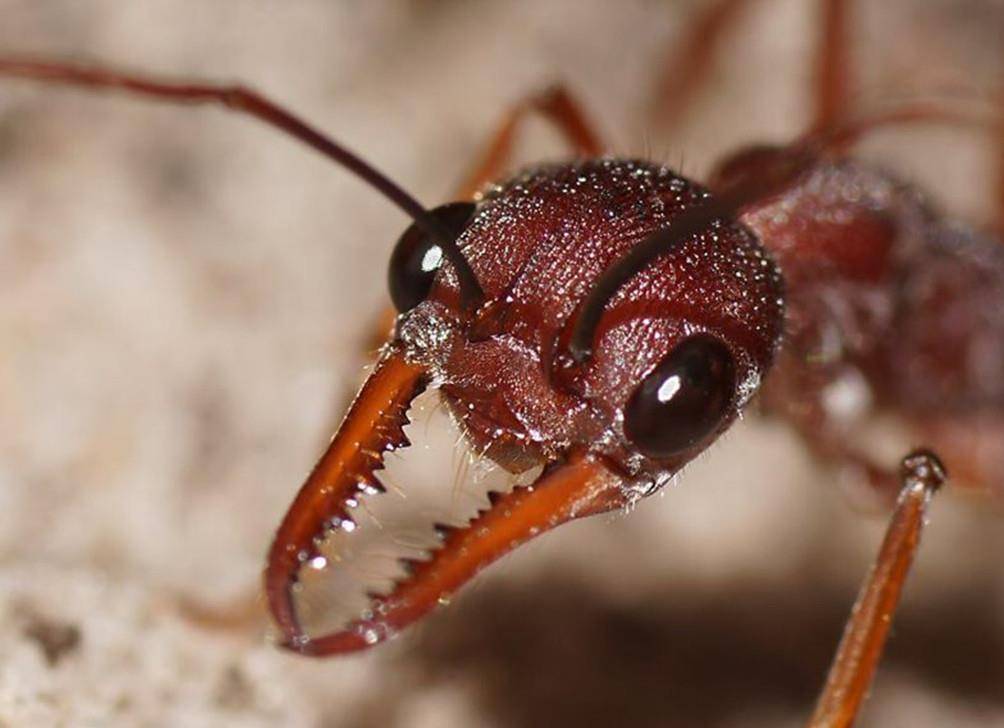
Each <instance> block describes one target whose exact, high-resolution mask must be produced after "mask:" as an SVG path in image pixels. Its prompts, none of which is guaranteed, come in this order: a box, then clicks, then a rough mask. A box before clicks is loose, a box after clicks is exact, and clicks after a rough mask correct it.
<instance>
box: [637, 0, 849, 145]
mask: <svg viewBox="0 0 1004 728" xmlns="http://www.w3.org/2000/svg"><path fill="white" fill-rule="evenodd" d="M750 4H751V3H750V0H720V1H719V2H716V3H714V4H712V5H711V7H710V8H708V9H707V10H706V11H705V12H704V13H703V14H702V15H701V16H699V17H698V18H697V19H696V20H695V21H694V23H693V24H692V25H691V27H690V28H689V30H688V31H687V33H686V35H685V37H684V39H683V41H682V43H681V45H682V49H681V51H680V52H679V53H674V54H673V55H672V56H671V60H670V62H669V63H668V64H667V67H666V70H665V71H664V73H663V76H662V78H661V79H660V81H659V85H658V89H657V92H656V103H655V105H656V115H657V116H658V117H659V118H660V120H661V122H662V123H663V124H664V125H666V126H667V127H672V126H673V125H675V124H676V123H677V122H679V119H680V116H681V115H682V114H683V112H685V111H686V110H687V108H689V107H690V105H691V102H692V101H693V99H694V98H695V97H696V96H697V94H698V92H699V91H700V89H701V86H702V85H703V84H704V83H705V82H706V81H707V79H708V74H709V73H710V71H711V68H712V67H713V61H714V55H715V53H716V52H717V50H718V48H719V47H720V46H721V44H722V38H723V37H724V36H725V34H726V33H727V32H728V31H729V30H730V29H731V28H732V27H733V26H734V25H736V23H737V21H738V19H739V18H740V17H741V16H742V13H743V11H744V10H746V9H747V8H748V6H749V5H750ZM818 9H819V13H820V16H819V22H820V37H819V43H818V46H817V50H816V58H815V71H814V76H813V81H812V89H811V91H812V97H813V101H812V103H813V110H812V113H813V118H812V124H811V126H810V128H811V129H813V130H815V131H825V130H828V129H832V128H833V127H834V126H835V125H836V124H837V123H838V122H839V120H840V119H841V118H844V117H846V115H847V109H848V107H849V104H848V97H849V92H850V86H851V80H850V76H851V74H850V57H849V52H848V47H849V43H848V37H849V27H850V12H849V11H850V6H849V2H848V0H820V2H819V8H818Z"/></svg>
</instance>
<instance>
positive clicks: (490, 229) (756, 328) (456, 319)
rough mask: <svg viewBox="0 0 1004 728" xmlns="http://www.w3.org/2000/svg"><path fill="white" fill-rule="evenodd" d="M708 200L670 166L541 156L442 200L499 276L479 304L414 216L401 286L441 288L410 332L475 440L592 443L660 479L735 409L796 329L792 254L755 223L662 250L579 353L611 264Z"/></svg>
mask: <svg viewBox="0 0 1004 728" xmlns="http://www.w3.org/2000/svg"><path fill="white" fill-rule="evenodd" d="M706 197H707V193H706V192H705V190H704V189H702V188H700V187H698V186H697V185H694V184H693V183H691V182H689V181H687V180H685V179H683V178H682V177H679V176H677V175H676V174H674V173H673V172H672V171H670V170H669V169H668V168H665V167H659V166H655V165H652V164H649V163H641V162H630V161H616V160H599V161H591V162H583V163H576V164H565V165H556V166H549V167H543V168H534V169H532V170H530V171H527V172H526V173H524V174H522V175H519V176H517V177H515V178H514V179H512V180H510V181H509V182H507V183H505V184H503V185H501V186H498V187H494V188H492V189H490V190H488V191H487V193H486V194H485V195H484V197H483V199H482V200H481V201H480V203H479V204H478V206H477V208H476V209H473V208H471V207H468V206H465V205H450V206H445V207H443V208H440V209H439V210H438V211H437V212H436V214H437V216H439V218H440V220H441V221H444V222H445V223H446V224H448V225H452V226H453V230H455V231H456V232H458V233H459V238H458V242H459V244H460V247H461V249H462V250H463V252H464V255H465V257H467V258H468V260H469V261H470V263H471V267H472V269H473V270H474V272H475V274H476V275H477V278H478V281H479V283H480V284H481V286H482V287H483V289H484V291H485V296H486V302H485V303H483V304H482V305H481V306H480V308H479V309H478V310H477V312H476V313H474V314H473V315H470V314H466V313H465V312H464V311H463V310H462V309H461V307H460V305H459V298H458V291H457V285H456V279H455V277H454V276H453V274H452V272H451V271H450V267H449V266H448V265H447V266H444V267H443V268H442V269H441V270H442V272H441V274H439V275H437V276H435V277H434V280H433V279H431V278H429V275H430V270H429V269H430V268H431V267H432V266H431V265H429V263H432V264H435V262H436V261H437V260H438V257H437V255H436V252H435V251H436V249H435V246H434V245H431V246H430V245H425V246H422V245H420V244H418V243H417V242H416V236H415V233H414V230H411V231H409V233H408V234H406V235H405V236H404V237H403V238H402V241H401V243H400V244H399V246H398V250H397V251H396V252H395V258H394V261H393V262H392V267H391V288H392V291H397V293H395V300H396V301H405V302H406V305H407V303H409V302H411V301H413V300H414V299H415V298H418V297H419V296H415V295H411V296H409V295H405V293H408V292H421V291H422V290H423V289H424V290H428V291H429V293H428V297H427V298H426V299H425V300H424V301H421V302H420V303H415V304H414V305H413V307H412V308H411V309H410V310H406V311H405V312H404V314H403V316H402V317H401V319H400V321H399V323H398V330H397V331H398V337H399V339H400V340H401V341H402V342H403V343H404V345H405V349H406V352H407V356H408V357H410V358H411V359H413V360H414V361H416V362H418V363H420V364H421V365H422V366H424V367H426V368H428V369H429V370H430V372H432V381H433V382H434V383H436V384H438V385H439V386H440V388H441V390H442V393H443V395H444V396H445V399H446V401H447V403H448V404H449V406H450V409H451V410H452V412H453V413H454V415H455V416H456V418H457V419H458V421H459V422H460V423H461V424H462V426H463V429H464V431H465V433H466V434H467V436H468V438H469V439H470V440H471V442H472V445H473V446H474V447H475V449H476V450H477V451H481V452H484V453H486V454H487V455H488V456H490V457H491V458H493V459H494V460H496V461H497V462H499V463H500V464H501V465H503V466H504V467H506V468H508V469H510V470H513V471H521V470H525V469H527V468H529V467H532V466H534V465H539V464H543V463H546V462H550V461H554V460H556V459H558V458H560V457H561V456H562V455H563V454H565V453H567V452H568V451H569V450H570V449H572V448H576V447H578V448H582V449H587V450H589V451H591V452H593V453H596V454H599V455H603V456H605V457H606V458H607V459H609V460H610V461H612V462H613V463H615V464H616V465H617V466H619V469H620V470H621V471H622V472H623V473H624V474H625V475H626V476H628V477H627V478H626V479H625V483H626V486H625V487H626V488H628V489H629V490H630V491H631V492H632V493H635V494H638V493H641V494H648V493H650V492H652V491H654V490H655V489H657V488H658V487H659V486H661V485H663V484H664V483H665V482H666V481H667V480H668V479H669V478H670V477H671V476H672V475H673V473H675V472H676V471H677V470H678V469H679V468H680V467H682V466H683V465H684V464H685V463H686V462H688V461H689V460H690V459H692V458H693V457H694V456H695V455H696V454H697V453H699V452H700V451H701V450H703V449H704V448H706V447H707V446H708V445H709V444H710V443H711V442H712V441H713V440H714V439H715V438H716V437H717V436H718V435H719V434H720V433H721V432H722V431H724V430H725V429H726V428H727V427H728V426H729V424H731V422H732V421H733V420H734V419H735V417H736V416H737V415H738V413H739V412H740V411H741V409H742V407H743V406H744V405H745V404H746V403H747V401H748V400H749V399H750V397H751V396H752V395H753V394H754V393H755V392H756V390H757V387H758V385H759V382H760V380H761V378H762V376H763V375H764V373H765V372H766V370H767V368H768V367H769V365H770V362H771V360H772V357H773V353H774V350H775V348H776V347H777V344H778V341H779V338H780V333H781V329H782V300H781V299H782V289H781V280H780V276H779V273H778V270H777V267H776V266H775V264H774V262H773V261H772V260H771V259H770V257H769V256H768V255H767V253H766V252H765V251H764V249H763V248H762V247H761V245H760V244H759V242H758V241H757V240H756V238H755V237H754V236H753V235H752V234H751V233H750V232H749V231H747V230H746V229H745V228H743V227H741V226H738V225H724V224H719V225H716V226H714V227H713V228H712V229H710V230H708V231H707V232H705V233H702V234H700V235H697V236H694V237H693V238H691V239H689V240H686V241H685V242H683V244H681V245H679V246H677V247H676V248H675V249H673V250H671V251H669V252H667V253H666V254H665V255H663V256H661V257H660V258H658V259H656V260H655V261H653V262H652V263H651V264H650V265H649V266H647V267H646V268H645V269H644V270H643V271H642V272H641V273H639V274H638V275H636V276H635V277H634V278H632V279H631V280H630V281H629V282H628V283H627V284H626V285H625V286H624V287H623V288H622V289H621V290H620V291H619V292H618V293H617V295H616V296H614V298H613V299H612V300H611V301H610V303H609V305H608V306H607V309H606V311H605V313H604V315H603V317H602V319H601V321H600V324H599V326H598V328H597V331H596V334H595V338H594V342H595V346H594V349H593V353H592V356H591V357H590V359H589V360H587V361H586V362H584V363H581V364H578V363H574V362H572V361H571V360H570V358H569V357H568V355H567V353H566V348H567V342H568V339H569V334H570V329H571V325H572V323H573V321H574V319H575V316H576V314H577V312H578V309H579V308H580V307H581V305H582V302H583V300H584V299H585V297H586V296H587V295H588V294H589V292H590V290H591V289H592V288H593V285H594V283H595V280H596V278H597V277H598V276H599V275H600V274H601V273H602V272H603V271H604V270H605V269H607V268H608V266H610V265H611V264H612V263H613V262H615V261H616V260H617V259H618V258H619V257H621V256H622V255H623V254H624V253H625V252H627V251H628V250H629V249H631V248H632V247H633V246H635V245H637V244H638V243H639V241H641V240H643V239H645V238H647V237H648V236H650V235H652V234H653V233H655V232H656V231H658V230H660V229H663V228H666V227H667V226H668V225H669V224H670V223H671V221H672V220H673V218H674V217H675V216H677V215H678V214H680V213H681V212H683V211H685V210H687V209H690V208H692V207H694V206H695V205H698V204H700V202H701V201H702V200H704V199H705V198H706ZM468 218H469V220H468ZM422 260H424V261H426V265H425V268H423V266H422V265H421V261H422ZM409 284H411V285H409ZM399 307H400V308H403V306H400V305H399Z"/></svg>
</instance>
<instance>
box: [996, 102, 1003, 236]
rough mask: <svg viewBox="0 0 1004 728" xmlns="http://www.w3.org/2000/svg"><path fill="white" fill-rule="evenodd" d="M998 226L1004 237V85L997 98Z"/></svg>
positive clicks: (1000, 233)
mask: <svg viewBox="0 0 1004 728" xmlns="http://www.w3.org/2000/svg"><path fill="white" fill-rule="evenodd" d="M996 141H997V160H996V162H997V180H996V183H997V200H996V202H997V219H996V220H995V221H994V222H995V223H996V225H997V232H998V234H999V235H1004V83H1001V88H1000V93H999V95H998V97H997V140H996Z"/></svg>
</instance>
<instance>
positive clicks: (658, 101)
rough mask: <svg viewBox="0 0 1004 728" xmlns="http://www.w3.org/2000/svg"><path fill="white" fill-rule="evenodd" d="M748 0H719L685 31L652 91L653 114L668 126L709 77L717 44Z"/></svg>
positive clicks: (672, 124) (676, 119)
mask: <svg viewBox="0 0 1004 728" xmlns="http://www.w3.org/2000/svg"><path fill="white" fill-rule="evenodd" d="M749 4H750V3H749V0H717V1H716V2H715V3H713V4H712V5H711V7H710V8H708V9H707V10H705V11H704V12H703V13H701V14H700V15H699V16H698V17H697V18H696V19H695V21H694V22H693V23H691V25H690V27H689V28H688V29H687V30H686V32H685V33H684V37H683V39H682V40H681V41H680V42H679V43H680V50H679V51H678V52H677V51H674V52H673V53H670V55H669V58H668V59H667V62H666V65H665V68H664V70H663V72H662V75H661V76H660V78H659V81H658V82H657V86H656V90H655V93H654V94H653V98H654V104H653V115H654V116H655V117H656V118H657V119H658V120H659V122H660V123H661V124H662V125H663V126H665V127H666V128H671V127H673V126H675V125H676V124H677V122H679V120H680V117H681V116H682V115H683V112H685V111H686V110H687V109H688V108H690V106H691V102H692V101H693V100H694V98H695V97H696V96H697V93H698V92H699V91H700V89H701V87H702V86H703V85H704V84H705V82H706V81H707V79H708V75H709V74H710V72H711V68H712V64H713V61H714V56H715V53H716V52H717V50H718V46H719V45H721V42H722V38H723V37H724V35H725V33H726V32H727V31H728V30H729V28H730V27H731V26H732V25H733V24H734V23H735V21H736V18H738V17H739V16H740V15H741V14H742V11H743V10H745V9H746V7H747V6H748V5H749Z"/></svg>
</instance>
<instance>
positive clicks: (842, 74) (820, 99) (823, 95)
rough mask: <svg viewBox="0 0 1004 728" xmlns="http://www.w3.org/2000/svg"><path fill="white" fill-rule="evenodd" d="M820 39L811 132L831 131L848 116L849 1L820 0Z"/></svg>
mask: <svg viewBox="0 0 1004 728" xmlns="http://www.w3.org/2000/svg"><path fill="white" fill-rule="evenodd" d="M819 9H820V13H821V18H820V19H821V21H822V28H821V35H820V38H819V48H818V50H817V55H816V69H815V78H814V87H815V88H814V92H813V97H814V105H815V108H814V109H813V115H814V118H813V125H812V129H813V130H814V131H826V130H828V129H833V128H834V127H835V126H836V125H837V123H838V122H839V121H840V120H841V119H843V118H845V117H847V115H848V106H849V105H848V97H849V95H850V87H851V67H850V66H851V63H850V53H849V50H848V46H849V41H848V38H849V28H850V3H849V0H822V1H821V4H820V8H819Z"/></svg>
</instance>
